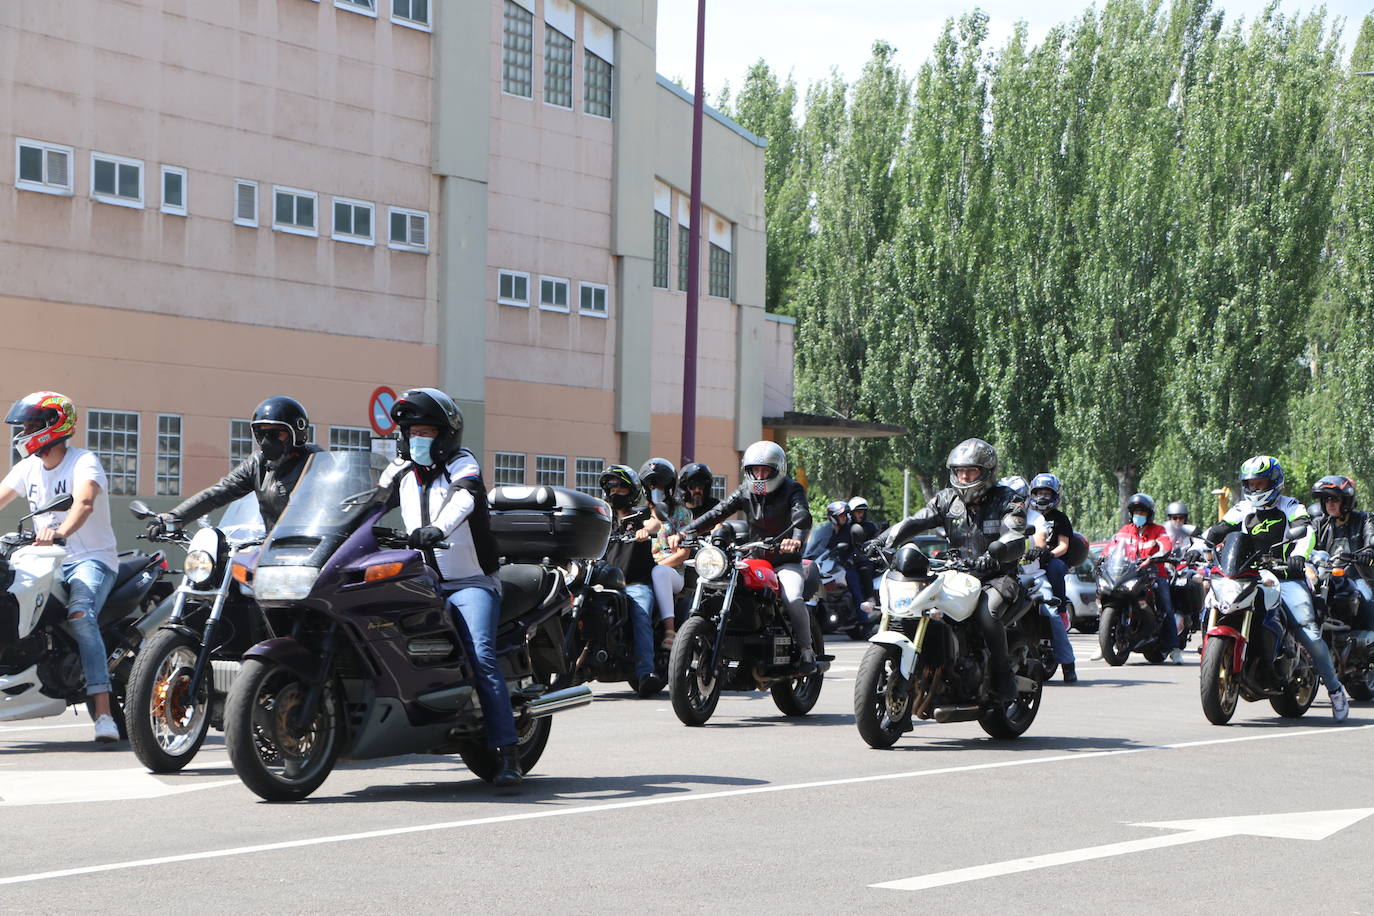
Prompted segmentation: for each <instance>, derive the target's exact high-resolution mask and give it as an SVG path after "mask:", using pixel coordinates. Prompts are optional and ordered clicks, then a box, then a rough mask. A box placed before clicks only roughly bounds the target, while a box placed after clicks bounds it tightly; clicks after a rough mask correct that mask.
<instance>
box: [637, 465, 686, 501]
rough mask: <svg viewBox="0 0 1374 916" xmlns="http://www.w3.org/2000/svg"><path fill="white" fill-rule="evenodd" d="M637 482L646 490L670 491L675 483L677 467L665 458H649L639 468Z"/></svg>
mask: <svg viewBox="0 0 1374 916" xmlns="http://www.w3.org/2000/svg"><path fill="white" fill-rule="evenodd" d="M639 483H640V485H641V486H643V487H644V489H646V490H662V491H663V492H664V493H672V492H673V487H674V486H676V485H677V468H675V467H673V463H672V462H671V461H669V460H668V459H667V458H650V459H649V460H648V461H646V462H644V464H643V465H642V466H641V467H640V469H639Z"/></svg>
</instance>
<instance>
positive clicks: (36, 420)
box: [5, 391, 76, 458]
mask: <svg viewBox="0 0 1374 916" xmlns="http://www.w3.org/2000/svg"><path fill="white" fill-rule="evenodd" d="M5 422H6V423H8V424H9V425H10V426H15V427H18V428H17V429H16V430H15V431H14V448H15V450H16V451H17V452H19V454H20V456H21V457H23V458H27V457H29V456H30V455H41V454H43V453H45V452H46V451H47V450H48V449H50V448H52V447H53V446H54V445H56V444H57V443H59V442H62V441H64V440H66V439H70V438H71V437H72V433H73V432H74V431H75V430H76V405H75V404H73V403H72V400H71V398H69V397H67V396H66V395H63V394H58V393H57V392H56V391H35V392H34V393H33V394H29V395H25V396H24V397H22V398H20V399H19V400H17V401H15V402H14V406H12V407H11V408H10V412H9V413H8V414H6V416H5ZM26 427H27V430H26Z"/></svg>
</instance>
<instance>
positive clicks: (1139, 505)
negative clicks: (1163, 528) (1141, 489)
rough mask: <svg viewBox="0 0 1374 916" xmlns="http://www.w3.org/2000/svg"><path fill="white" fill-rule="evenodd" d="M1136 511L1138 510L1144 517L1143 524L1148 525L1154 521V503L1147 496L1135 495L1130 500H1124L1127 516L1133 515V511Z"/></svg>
mask: <svg viewBox="0 0 1374 916" xmlns="http://www.w3.org/2000/svg"><path fill="white" fill-rule="evenodd" d="M1136 509H1139V510H1140V514H1141V515H1143V516H1145V524H1147V525H1148V524H1149V523H1150V522H1152V521H1154V520H1155V501H1154V499H1153V497H1151V496H1149V495H1148V494H1146V493H1136V494H1135V495H1134V496H1132V497H1131V498H1130V499H1128V500H1126V514H1127V515H1135V511H1134V510H1136Z"/></svg>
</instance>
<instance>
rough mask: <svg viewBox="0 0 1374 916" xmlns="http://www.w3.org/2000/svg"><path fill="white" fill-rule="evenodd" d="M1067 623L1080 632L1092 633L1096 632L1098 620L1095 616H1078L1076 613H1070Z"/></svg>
mask: <svg viewBox="0 0 1374 916" xmlns="http://www.w3.org/2000/svg"><path fill="white" fill-rule="evenodd" d="M1069 623H1070V627H1071V628H1072V629H1075V630H1077V631H1078V632H1080V633H1085V634H1088V635H1092V634H1093V633H1096V632H1097V625H1098V623H1099V621H1098V619H1097V618H1096V617H1079V616H1077V615H1072V616H1071V617H1070V618H1069Z"/></svg>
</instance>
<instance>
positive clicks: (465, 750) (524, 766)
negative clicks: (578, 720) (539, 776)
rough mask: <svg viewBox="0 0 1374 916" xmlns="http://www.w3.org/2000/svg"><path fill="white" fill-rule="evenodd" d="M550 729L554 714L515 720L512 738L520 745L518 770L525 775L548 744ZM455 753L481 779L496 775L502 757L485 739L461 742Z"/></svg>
mask: <svg viewBox="0 0 1374 916" xmlns="http://www.w3.org/2000/svg"><path fill="white" fill-rule="evenodd" d="M552 731H553V716H544V717H543V718H539V719H531V718H529V717H526V719H525V722H524V724H523V725H520V724H519V723H517V727H516V731H515V737H516V745H517V746H518V747H519V748H520V772H521V773H525V774H528V773H529V772H530V771H531V770H533V769H534V766H535V764H537V763H538V762H539V758H540V757H542V756H544V749H545V748H546V747H548V744H549V733H550V732H552ZM458 756H460V757H462V758H463V765H464V766H466V767H467V768H468V769H469V770H471V771H472V775H474V776H476V777H477V778H478V779H480V780H482V781H483V782H491V781H492V780H493V779H495V778H496V771H497V770H499V769H500V768H501V759H500V757H499V756H498V755H497V753H496V751H494V750H492V749H491V748H489V747H487V742H486V739H485V738H469V739H465V740H464V741H462V742H460V747H459V750H458Z"/></svg>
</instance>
